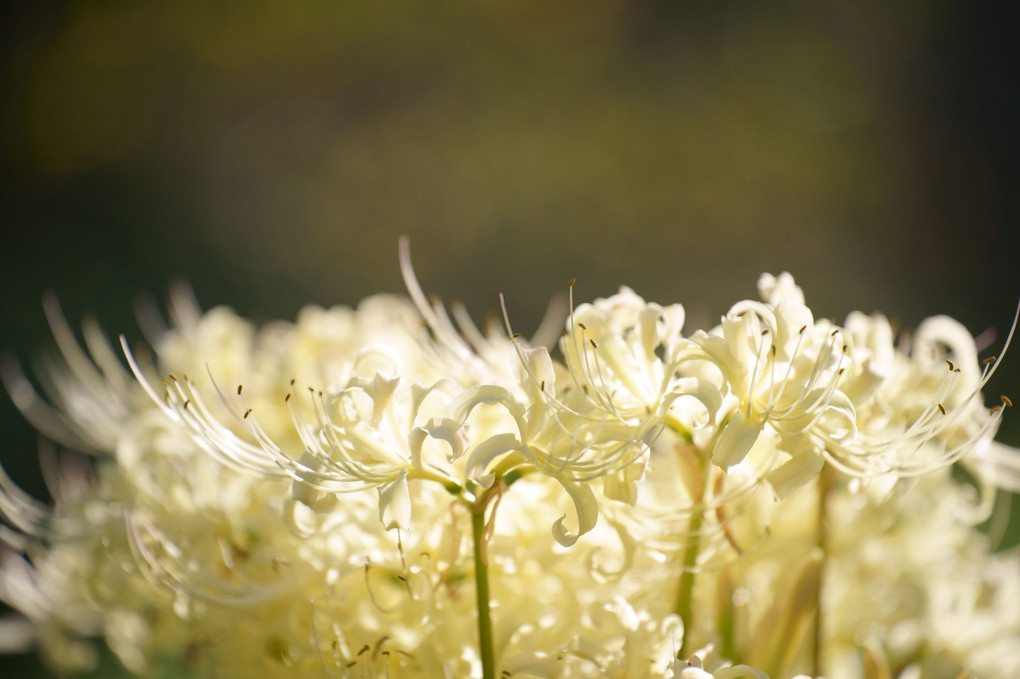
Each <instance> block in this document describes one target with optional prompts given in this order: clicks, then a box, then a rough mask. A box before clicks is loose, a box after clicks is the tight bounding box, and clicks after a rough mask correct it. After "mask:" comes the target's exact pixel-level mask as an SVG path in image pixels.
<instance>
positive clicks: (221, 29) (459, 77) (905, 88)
mask: <svg viewBox="0 0 1020 679" xmlns="http://www.w3.org/2000/svg"><path fill="white" fill-rule="evenodd" d="M3 12H5V13H6V16H3V17H2V30H3V39H2V43H0V174H2V180H3V181H2V182H0V227H2V236H0V238H2V246H0V323H2V326H0V348H3V349H5V350H7V351H8V352H10V353H13V354H15V355H17V356H18V357H20V358H21V359H22V360H23V361H25V362H30V361H31V360H32V358H33V357H38V356H39V352H40V351H41V350H42V348H44V347H47V346H49V345H51V344H52V343H51V342H50V340H49V334H48V330H47V327H46V324H45V320H44V317H43V314H42V311H41V305H40V299H41V296H42V294H43V292H44V291H46V290H52V291H54V292H56V293H57V294H58V296H59V298H60V300H61V302H62V304H63V306H64V310H65V312H66V313H67V315H68V317H69V318H70V319H72V321H76V320H77V319H79V318H80V317H81V315H82V314H83V313H85V312H89V311H91V312H94V313H95V314H97V315H98V316H99V318H101V319H102V321H103V323H104V326H105V327H106V328H107V330H108V331H109V332H110V333H111V334H116V333H120V332H127V333H128V334H129V335H132V336H137V334H138V333H137V330H136V325H135V323H134V320H133V305H134V303H135V300H136V296H137V295H138V294H139V293H145V294H149V295H151V296H153V297H155V298H160V297H162V295H163V292H164V291H165V290H166V289H167V286H168V285H169V283H171V282H172V281H173V280H175V279H179V278H180V279H184V280H187V281H189V282H190V283H191V284H192V285H193V286H194V288H195V290H196V292H197V295H198V297H199V300H200V301H201V302H202V303H203V305H205V306H206V307H210V306H214V305H217V304H228V305H231V306H233V307H234V308H236V309H237V310H239V311H240V312H242V313H244V314H246V315H249V316H251V317H253V318H255V319H261V320H266V319H270V318H275V317H283V318H292V317H293V316H294V315H295V314H296V312H297V311H298V309H299V308H300V307H301V306H302V305H303V304H306V303H316V304H322V305H330V304H337V303H343V304H355V303H357V301H358V300H359V299H360V298H361V297H363V296H365V295H367V294H371V293H373V292H378V291H393V292H396V291H399V290H401V287H402V286H401V282H400V277H399V273H398V269H397V260H396V242H397V237H398V236H399V235H400V234H409V235H410V236H411V238H412V245H413V251H414V259H415V266H416V268H417V270H418V273H419V277H420V279H421V280H422V282H423V286H424V287H425V288H426V290H429V291H436V292H439V293H441V294H443V295H444V296H445V297H448V298H459V299H462V300H464V301H465V303H466V304H467V305H468V307H469V309H471V310H472V311H473V312H474V314H475V315H476V316H479V317H480V316H484V314H485V313H486V311H488V310H493V309H495V308H496V307H497V295H498V293H499V292H500V291H503V292H505V293H506V294H507V298H508V303H509V306H510V308H511V312H512V315H513V318H514V320H515V325H516V326H517V329H520V330H521V331H523V332H525V333H527V328H529V327H532V326H533V324H534V323H536V322H537V320H538V318H539V317H540V315H541V312H542V310H543V308H544V306H545V303H546V300H547V299H548V297H549V296H550V295H551V294H553V293H554V292H557V291H562V290H564V289H565V286H566V282H567V280H568V279H569V278H571V277H576V278H577V280H578V283H577V287H576V288H575V292H576V294H577V296H578V298H579V299H582V300H584V299H592V298H594V297H596V296H601V295H606V294H609V293H612V292H613V291H614V290H615V289H616V287H617V286H619V285H621V284H627V285H630V286H632V287H634V288H635V289H636V290H637V291H638V292H639V293H641V294H642V295H644V296H645V297H646V298H649V299H652V300H655V301H659V302H674V301H680V302H683V303H684V304H685V305H686V306H687V308H688V314H689V317H690V318H691V325H702V326H707V325H711V324H713V323H714V321H715V319H717V318H718V316H719V315H720V314H722V313H723V312H725V310H726V308H727V307H728V306H729V305H730V304H731V303H732V302H734V301H736V300H738V299H742V298H745V297H750V296H754V294H755V281H756V279H757V276H758V274H759V273H761V272H762V271H772V272H779V271H781V270H789V271H791V272H793V273H794V275H795V276H796V277H797V280H798V282H799V283H800V284H801V285H802V286H803V287H804V289H805V292H806V294H807V297H808V303H809V304H810V305H811V307H812V309H813V310H814V311H815V313H816V315H818V316H831V317H834V318H837V319H841V318H843V317H844V316H845V315H846V313H847V312H848V311H850V310H852V309H862V310H864V311H883V312H885V313H887V314H889V315H890V316H893V317H895V318H897V319H899V320H900V321H901V322H902V323H904V324H905V325H912V324H916V323H917V322H919V321H920V320H921V319H923V318H924V317H925V316H927V315H931V314H935V313H947V314H950V315H952V316H954V317H956V318H958V319H959V320H961V321H962V322H963V323H964V324H966V325H967V327H968V328H969V329H970V330H971V331H972V332H973V333H974V334H975V335H976V334H979V333H981V332H983V331H985V330H987V329H988V328H994V329H996V330H997V331H998V333H999V339H998V342H997V343H996V344H994V345H993V350H995V351H997V350H998V348H999V346H1000V345H1001V341H1002V338H1003V334H1004V331H1005V330H1006V329H1008V326H1009V323H1010V321H1011V320H1012V317H1013V313H1014V309H1015V307H1016V303H1017V299H1018V297H1020V284H1018V282H1017V280H1018V279H1017V261H1018V259H1017V257H1018V254H1020V247H1018V242H1017V241H1018V239H1017V232H1018V217H1020V205H1018V194H1017V191H1016V186H1017V182H1018V179H1020V173H1018V159H1020V148H1018V143H1017V123H1018V77H1017V75H1018V73H1017V70H1018V69H1017V60H1016V56H1017V55H1016V48H1015V47H1014V45H1015V44H1016V39H1015V30H1014V28H1015V24H1014V23H1013V22H1012V21H1010V18H1009V17H1007V16H1004V15H998V14H996V13H995V12H994V11H990V10H988V9H987V8H982V9H978V8H977V7H976V6H975V5H972V4H971V3H966V2H962V1H960V2H910V1H907V2H899V3H886V2H878V1H877V0H876V1H869V2H861V3H855V4H850V3H838V2H822V3H819V2H780V3H769V6H768V7H765V6H764V3H749V2H716V3H678V2H672V1H671V2H659V3H656V2H642V3H638V2H627V1H626V0H585V1H584V2H582V1H580V0H575V1H565V2H555V3H546V2H519V1H511V0H505V1H497V0H488V1H481V0H480V1H478V2H449V1H439V2H436V1H432V2H427V3H426V2H422V3H418V2H399V3H397V2H338V1H336V0H329V1H327V0H321V1H319V2H307V3H295V4H290V3H271V2H217V3H182V2H176V1H172V0H156V1H153V2H147V3H134V2H122V1H118V0H109V1H106V2H75V3H72V2H35V3H22V6H20V7H15V8H13V9H12V8H7V9H5V10H3ZM1012 353H1013V354H1014V355H1012V356H1010V357H1009V359H1008V360H1007V361H1006V363H1005V364H1004V366H1003V368H1002V370H1001V371H1000V373H999V374H998V375H997V376H996V378H995V381H994V383H993V384H992V386H991V387H990V390H989V396H990V398H995V397H997V396H998V394H999V393H1003V392H1004V393H1011V394H1012V395H1013V396H1014V398H1016V397H1020V389H1018V388H1017V386H1018V385H1020V347H1018V348H1016V349H1014V351H1013V352H1012ZM0 421H2V432H3V439H2V440H3V443H2V447H0V460H2V462H3V465H4V467H5V468H6V469H8V470H9V472H10V474H11V475H12V476H14V477H15V478H16V479H17V480H18V481H19V482H21V483H23V484H24V485H25V486H26V488H29V489H31V490H32V491H33V492H36V493H38V494H42V493H43V491H42V490H41V486H40V484H39V482H38V471H37V463H36V461H35V458H36V450H37V441H36V436H35V434H34V432H33V431H32V430H31V428H30V427H29V426H28V425H27V424H26V423H25V422H24V421H23V420H22V419H21V418H20V416H19V415H18V413H17V412H16V410H15V409H14V407H13V406H12V405H11V403H10V401H9V400H8V399H5V398H3V399H0ZM1000 439H1001V440H1003V441H1005V442H1008V443H1010V444H1012V445H1020V426H1018V415H1017V414H1016V413H1009V414H1007V417H1006V419H1005V422H1004V425H1003V428H1002V432H1001V435H1000ZM1015 517H1016V515H1015ZM1018 523H1020V520H1017V519H1016V518H1015V520H1014V522H1013V532H1012V537H1011V538H1010V541H1011V542H1015V541H1016V540H1017V535H1018V533H1017V524H1018ZM35 665H36V663H35V661H34V660H31V659H28V658H19V659H6V660H3V659H0V668H8V667H9V668H11V669H12V670H13V671H14V672H16V673H30V672H33V671H35V670H34V669H33V668H34V667H35ZM4 674H5V676H10V674H8V673H7V672H4Z"/></svg>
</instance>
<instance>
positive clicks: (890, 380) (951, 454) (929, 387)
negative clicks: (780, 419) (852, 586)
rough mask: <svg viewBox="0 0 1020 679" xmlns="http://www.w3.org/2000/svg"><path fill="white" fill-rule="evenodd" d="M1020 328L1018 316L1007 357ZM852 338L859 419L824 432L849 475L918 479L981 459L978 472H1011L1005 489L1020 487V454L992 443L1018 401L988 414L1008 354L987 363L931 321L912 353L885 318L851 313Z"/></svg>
mask: <svg viewBox="0 0 1020 679" xmlns="http://www.w3.org/2000/svg"><path fill="white" fill-rule="evenodd" d="M1018 313H1020V310H1018ZM1016 325H1017V318H1016V317H1015V318H1014V320H1013V324H1012V327H1011V328H1010V331H1009V334H1008V335H1007V337H1006V340H1005V342H1004V344H1003V348H1002V354H1005V352H1006V350H1007V349H1008V348H1009V344H1010V342H1011V340H1012V338H1013V334H1014V332H1015V330H1016ZM847 332H848V335H849V337H848V344H849V345H850V347H851V349H850V353H851V354H852V355H853V358H854V361H853V369H852V370H850V371H848V374H847V377H848V378H849V379H848V393H849V394H850V395H851V398H852V400H853V405H854V409H853V412H854V419H853V420H852V421H850V422H848V425H849V426H847V427H845V428H844V429H842V430H831V429H830V430H825V429H821V430H819V431H818V432H817V434H818V437H819V439H820V440H821V441H822V442H823V445H824V447H825V450H826V451H827V454H828V455H829V457H830V459H832V461H833V462H834V463H835V464H836V465H837V466H838V467H839V468H840V469H841V470H842V471H843V472H844V473H847V474H851V475H856V476H876V475H879V474H884V473H889V472H892V473H894V474H896V475H898V476H915V475H918V474H923V473H925V472H927V471H930V470H933V469H936V468H939V467H943V466H946V465H949V464H952V463H953V462H956V461H957V460H961V459H965V457H966V456H968V455H970V454H971V453H974V455H975V457H976V459H975V461H974V462H973V464H974V466H976V467H978V468H980V467H982V466H984V467H985V468H986V469H997V470H999V471H1000V472H1004V474H1003V476H1002V478H1001V484H1000V487H1007V488H1008V487H1013V486H1016V485H1017V484H1018V483H1020V477H1018V476H1017V474H1016V472H1015V471H1014V470H1016V469H1017V468H1018V467H1020V454H1018V453H1017V451H1015V450H1012V449H1009V448H1006V447H1004V446H1002V447H999V446H998V445H997V444H996V445H995V447H993V444H992V439H993V438H994V436H995V432H996V431H997V429H998V426H999V423H1000V421H1001V418H1002V415H1003V406H1007V405H1010V403H1011V402H1010V400H1009V399H1008V398H1007V397H1003V398H1002V403H1001V405H1000V406H996V407H994V408H992V409H991V410H986V409H985V407H984V405H983V403H982V399H981V389H983V388H984V386H985V385H986V384H987V383H988V380H989V379H990V378H991V375H992V374H993V373H994V372H995V370H996V368H997V367H998V366H999V363H1000V362H1001V361H1002V354H1000V356H999V357H998V358H995V357H990V358H988V359H985V360H984V361H983V362H982V363H979V361H978V351H977V348H976V347H975V344H974V339H973V338H972V337H971V335H970V333H968V332H967V330H966V328H964V327H963V326H962V325H960V324H959V323H958V322H956V321H954V320H953V319H951V318H948V317H945V316H935V317H932V318H929V319H927V320H925V321H924V322H923V323H921V325H920V326H918V328H917V330H916V331H915V332H914V334H913V337H912V338H911V339H910V340H909V341H908V342H907V343H905V345H904V346H896V345H895V344H894V341H893V337H892V332H891V329H890V328H889V324H888V321H887V320H886V319H885V318H884V317H882V316H880V315H876V316H872V317H869V316H865V315H863V314H859V313H854V314H851V315H850V316H849V317H848V319H847Z"/></svg>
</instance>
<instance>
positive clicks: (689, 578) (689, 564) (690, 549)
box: [676, 510, 704, 659]
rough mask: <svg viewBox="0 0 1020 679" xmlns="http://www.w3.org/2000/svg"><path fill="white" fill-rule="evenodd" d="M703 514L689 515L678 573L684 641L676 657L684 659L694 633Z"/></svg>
mask: <svg viewBox="0 0 1020 679" xmlns="http://www.w3.org/2000/svg"><path fill="white" fill-rule="evenodd" d="M703 520H704V514H703V513H702V512H701V511H700V510H698V511H695V512H694V513H693V514H691V520H690V521H689V522H688V523H687V535H689V536H690V540H691V541H690V543H689V544H688V545H687V548H686V549H684V560H683V572H682V573H680V591H679V592H677V595H676V613H677V615H679V616H680V619H681V620H683V623H684V641H683V644H681V646H680V651H679V653H677V657H678V658H680V659H683V658H686V657H687V656H688V654H689V653H690V651H691V649H690V645H691V644H690V641H691V637H692V636H693V635H692V632H694V575H695V573H694V568H695V566H697V564H698V552H699V551H700V550H701V523H702V521H703Z"/></svg>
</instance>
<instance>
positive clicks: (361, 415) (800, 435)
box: [0, 241, 1020, 679]
mask: <svg viewBox="0 0 1020 679" xmlns="http://www.w3.org/2000/svg"><path fill="white" fill-rule="evenodd" d="M401 263H402V270H403V273H404V278H405V282H406V284H407V287H408V290H409V292H410V300H408V299H404V298H397V297H389V296H377V297H372V298H369V299H366V300H365V301H364V302H362V303H361V305H359V306H358V308H357V309H350V308H345V307H335V308H332V309H321V308H312V307H309V308H306V309H305V310H303V311H302V312H301V314H300V315H299V317H298V319H297V321H296V322H294V323H282V322H281V323H271V324H268V325H266V326H264V327H262V328H261V329H256V328H254V327H253V326H252V325H251V324H250V323H249V322H248V321H246V320H244V319H242V318H240V317H238V316H237V315H235V314H234V313H233V312H231V311H229V310H227V309H225V308H216V309H213V310H211V311H208V312H205V313H203V312H201V311H200V310H199V309H198V307H197V305H195V304H194V302H193V301H192V300H191V298H190V297H189V296H188V295H187V294H186V293H177V294H175V295H174V296H173V297H172V300H171V304H170V309H169V312H170V318H171V323H170V324H169V326H164V325H162V324H161V323H149V324H148V325H150V326H151V327H149V328H148V332H147V334H148V335H149V345H150V346H151V347H152V350H153V351H152V352H150V351H149V350H144V351H142V350H138V349H134V348H132V347H131V346H129V344H128V342H126V341H124V340H123V339H122V340H121V345H122V346H121V347H120V351H118V349H117V348H115V347H114V346H112V345H111V344H110V343H109V342H108V341H107V340H106V338H105V335H104V334H103V333H102V332H101V331H100V330H99V329H98V327H97V326H96V325H95V324H94V323H91V322H89V323H86V325H85V326H84V327H83V333H82V337H83V342H84V347H83V346H82V343H80V342H79V340H78V339H77V338H76V336H75V334H74V333H73V332H72V330H71V329H70V328H69V327H68V326H67V324H66V322H65V321H64V320H63V317H62V316H61V315H60V313H59V310H57V308H56V307H55V305H54V304H52V303H50V304H48V305H47V309H48V312H49V316H50V321H51V325H52V327H53V331H54V335H55V337H56V340H57V344H58V346H59V349H60V356H59V357H58V358H57V359H55V360H51V361H49V362H47V363H46V364H45V366H44V368H43V370H42V371H40V373H39V374H38V381H39V383H40V384H42V385H43V388H42V389H37V388H36V387H35V386H33V383H32V382H31V381H30V380H29V379H28V378H26V377H25V376H24V374H23V373H22V372H21V370H20V368H18V366H17V364H15V363H13V362H9V363H8V364H7V365H6V366H5V370H4V378H5V382H6V385H7V389H8V391H9V393H10V394H11V397H12V398H13V399H14V401H15V403H16V404H17V405H18V407H19V408H20V409H21V410H22V411H23V412H24V414H25V416H26V417H27V418H28V419H29V420H30V421H31V422H32V423H33V424H34V425H35V426H36V427H37V428H38V429H39V430H40V431H41V432H42V433H43V434H45V435H46V437H48V439H50V440H52V441H54V442H56V443H57V444H59V445H60V446H61V447H62V448H65V449H67V450H66V451H64V452H63V453H62V454H60V455H57V454H56V453H55V452H53V451H45V452H46V454H47V458H48V460H47V462H46V464H45V465H44V467H45V471H46V473H47V476H48V481H49V484H50V488H51V492H52V495H53V497H54V505H53V506H48V505H45V504H43V503H40V502H39V501H37V500H35V499H33V498H31V497H29V496H27V495H26V494H25V493H24V492H22V491H21V490H20V489H19V488H17V487H16V486H15V485H14V484H13V483H12V482H11V481H10V479H8V478H7V477H6V476H5V475H0V514H2V516H3V518H4V520H5V523H4V524H3V525H2V526H0V540H2V542H3V544H4V545H5V546H4V548H3V552H2V556H3V561H2V571H0V598H2V599H3V600H4V601H5V602H6V603H7V604H8V605H9V606H11V607H12V608H14V609H15V610H16V611H18V612H19V614H20V616H21V617H20V618H19V620H17V621H14V620H9V621H8V622H7V630H8V632H9V634H7V635H6V636H7V637H8V638H9V639H10V640H11V641H10V642H9V643H8V644H6V645H7V646H9V647H12V648H13V647H20V646H21V645H30V644H35V645H37V646H38V648H39V649H40V651H41V653H42V654H43V656H44V658H45V659H46V660H47V661H48V662H49V663H51V664H52V665H53V666H54V667H55V668H58V669H60V670H80V669H87V668H88V667H90V666H91V665H93V664H94V663H95V661H96V651H95V648H94V646H93V642H92V641H91V638H93V637H96V636H101V637H103V638H104V639H105V642H106V643H107V644H108V645H109V647H110V648H111V649H112V651H113V652H114V653H115V654H116V655H117V657H118V658H119V660H120V661H121V662H122V663H123V665H124V666H125V667H127V668H128V669H129V670H131V671H132V672H136V673H138V674H140V675H145V674H146V673H151V672H155V671H157V670H158V669H159V668H163V667H165V666H167V665H171V666H176V667H178V668H179V669H180V671H182V672H184V673H185V674H186V675H188V676H216V677H224V676H228V677H229V676H237V677H248V676H261V677H305V676H319V677H333V678H340V677H344V678H346V677H359V678H366V677H451V678H452V677H483V678H484V679H490V678H493V677H548V678H552V677H609V678H613V679H625V678H627V679H639V678H655V679H667V678H670V679H680V678H682V679H705V678H708V677H716V678H718V679H733V678H737V677H752V678H755V679H760V678H761V677H769V676H771V677H774V678H776V679H778V678H781V677H792V676H795V675H810V676H825V677H829V678H830V679H840V678H843V677H848V678H849V677H868V678H874V679H883V678H887V677H888V678H892V677H901V678H903V679H918V678H925V677H934V678H939V677H947V678H952V677H957V676H959V675H960V673H961V672H963V673H967V672H971V673H974V674H975V675H976V676H980V677H987V678H989V679H994V678H996V677H1002V678H1005V677H1013V676H1020V647H1018V644H1017V638H1018V635H1020V605H1016V604H1017V602H1018V601H1020V577H1018V573H1020V554H1018V553H1017V552H1016V551H1015V550H1014V551H1012V552H996V551H995V550H994V549H993V546H992V545H991V543H990V539H989V537H988V536H986V535H984V534H982V533H980V532H978V531H976V530H975V529H974V526H975V525H976V524H977V523H979V522H981V521H983V520H985V519H986V518H988V517H989V516H990V515H991V514H992V513H993V508H994V506H995V497H996V493H997V491H999V490H1005V491H1010V492H1016V491H1018V490H1020V453H1018V451H1016V450H1014V449H1011V448H1008V447H1006V446H1004V445H1001V444H999V443H996V442H995V441H994V440H993V438H994V435H995V433H996V430H997V428H998V425H999V422H1000V419H1001V417H1002V414H1003V411H1004V409H1005V407H1006V406H1008V405H1010V402H1009V399H1008V398H1006V397H1002V399H1001V401H1000V402H997V403H996V404H995V405H994V406H993V407H991V408H989V407H987V406H986V404H985V402H984V399H983V397H982V394H981V390H982V388H983V387H984V386H985V385H986V383H987V381H988V378H989V377H990V375H991V374H992V373H993V372H994V371H995V369H996V367H997V366H998V365H999V361H1000V360H1001V356H1000V357H999V358H995V357H988V358H986V359H984V360H980V359H979V356H978V351H977V349H976V348H975V344H974V340H973V338H972V337H971V336H970V335H969V334H968V333H967V332H966V330H965V329H964V328H963V327H962V326H961V325H959V324H958V323H956V322H955V321H953V320H951V319H949V318H946V317H936V318H931V319H928V320H926V321H924V322H923V323H921V325H920V326H918V327H917V328H916V330H914V331H913V332H911V333H903V334H902V335H901V337H900V338H899V339H898V340H897V338H896V337H895V334H896V333H894V331H893V329H892V327H891V326H890V323H889V322H888V320H886V319H885V318H884V317H882V316H880V315H871V316H868V315H864V314H861V313H853V314H851V315H850V317H849V318H848V319H847V320H846V322H845V324H844V325H842V326H839V325H836V324H835V323H833V322H830V321H828V320H816V319H815V318H814V316H813V315H812V313H811V311H810V309H809V308H808V307H807V306H806V305H805V302H804V297H803V294H802V292H801V290H800V288H798V287H797V286H796V285H795V283H794V281H793V279H792V277H790V276H789V275H788V274H782V275H780V276H778V277H775V276H771V275H767V274H766V275H763V276H762V277H761V278H760V280H759V282H758V289H759V294H760V300H759V301H743V302H739V303H737V304H735V305H734V306H733V307H732V308H731V309H730V310H729V312H727V313H726V315H725V316H723V318H722V320H721V322H720V324H719V325H718V326H717V327H715V328H713V329H711V330H709V331H703V330H697V331H694V332H689V333H685V332H684V327H683V326H684V320H685V319H684V309H683V307H682V306H680V305H670V306H660V305H658V304H653V303H649V302H646V301H645V300H644V299H642V298H641V297H639V296H638V295H637V294H636V293H634V292H633V291H631V290H630V289H627V288H621V290H620V291H619V292H618V293H617V294H616V295H613V296H611V297H609V298H606V299H597V300H595V301H594V302H593V303H590V304H580V305H577V306H575V305H574V302H573V298H572V295H571V301H570V305H569V311H568V312H567V313H566V314H565V315H566V320H565V322H563V321H562V315H560V316H557V314H556V313H555V311H554V313H552V314H551V318H553V320H552V321H551V322H544V323H543V327H542V328H540V330H539V332H538V333H537V334H536V335H535V336H534V337H533V338H532V339H530V340H525V339H523V338H521V337H520V336H519V335H517V334H515V333H514V332H513V330H512V328H511V324H510V321H509V318H508V317H507V314H506V312H505V311H504V322H503V323H502V324H497V325H496V326H495V327H491V328H486V329H484V330H481V329H478V328H477V327H476V326H474V325H473V324H472V323H471V321H470V319H469V318H467V316H466V314H465V313H464V311H463V309H461V308H459V307H457V306H454V307H453V308H452V309H450V310H447V309H446V308H445V307H444V306H443V305H442V304H441V303H440V302H439V301H437V300H431V299H429V298H428V297H426V295H424V294H423V292H422V290H421V288H420V287H419V285H418V282H417V280H416V279H415V276H414V273H413V271H412V270H411V265H410V259H409V256H408V254H407V244H406V241H404V242H403V243H402V257H401ZM571 293H573V285H572V284H571ZM1014 326H1015V322H1014ZM1011 337H1012V330H1011V331H1010V333H1009V337H1008V338H1007V339H1006V341H1005V343H1004V345H1005V346H1003V349H1002V351H1003V352H1004V351H1005V347H1006V346H1008V343H1009V339H1010V338H1011ZM118 354H123V356H124V359H122V358H121V357H120V356H119V355H118ZM54 450H55V449H54ZM71 451H73V452H71ZM77 453H86V454H88V455H91V456H92V460H91V461H85V458H84V457H83V456H82V455H79V454H77ZM954 470H955V471H954ZM1008 602H1012V604H1010V603H1008Z"/></svg>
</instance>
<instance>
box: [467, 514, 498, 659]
mask: <svg viewBox="0 0 1020 679" xmlns="http://www.w3.org/2000/svg"><path fill="white" fill-rule="evenodd" d="M486 504H487V503H480V506H473V507H472V508H471V536H472V538H474V548H475V594H476V597H477V601H478V652H479V655H481V657H482V679H495V677H496V663H495V658H494V655H493V651H492V615H491V614H490V612H489V568H488V566H487V565H486V563H485V558H484V555H483V549H484V545H483V539H484V533H485V507H486Z"/></svg>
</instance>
